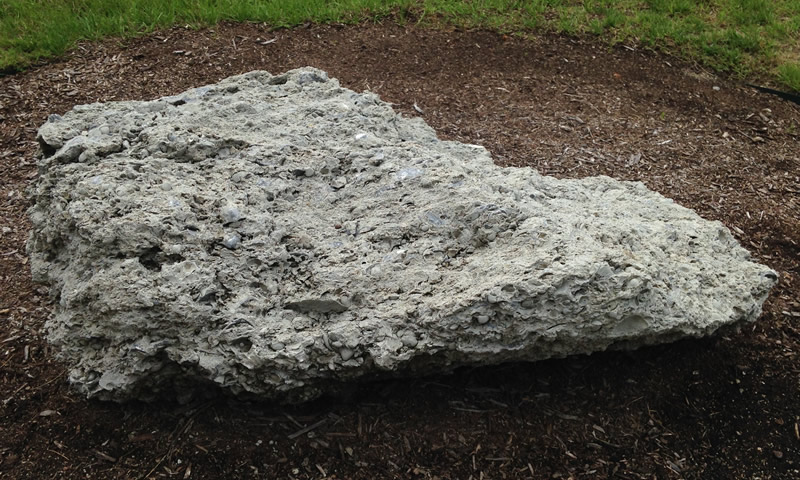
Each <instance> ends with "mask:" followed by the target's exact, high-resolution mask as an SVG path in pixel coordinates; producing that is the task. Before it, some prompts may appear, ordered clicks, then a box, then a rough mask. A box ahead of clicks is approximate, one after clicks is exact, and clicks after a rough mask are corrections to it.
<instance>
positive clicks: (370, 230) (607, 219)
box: [28, 68, 777, 402]
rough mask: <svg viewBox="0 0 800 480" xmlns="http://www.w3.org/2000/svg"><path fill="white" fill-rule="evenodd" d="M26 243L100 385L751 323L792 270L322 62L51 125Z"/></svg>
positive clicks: (88, 111) (304, 374)
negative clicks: (448, 125)
mask: <svg viewBox="0 0 800 480" xmlns="http://www.w3.org/2000/svg"><path fill="white" fill-rule="evenodd" d="M38 138H39V142H40V144H41V149H42V158H41V159H40V161H39V168H40V177H39V179H38V181H37V183H36V184H35V185H34V187H32V189H31V195H32V199H33V201H34V205H33V206H32V208H31V210H30V216H31V219H32V222H33V231H32V234H31V237H30V240H29V244H28V250H29V254H30V258H31V268H32V271H33V275H34V278H35V280H37V281H39V282H44V283H46V284H49V285H50V288H51V291H52V294H53V296H54V298H55V300H56V309H55V313H54V316H53V317H52V319H51V320H50V321H49V323H48V329H49V338H50V341H51V342H52V343H54V344H55V345H57V346H58V347H60V352H61V355H62V357H63V358H64V359H65V361H66V362H67V364H68V365H69V366H70V380H71V381H72V382H73V383H74V384H75V385H76V386H77V387H78V388H79V389H80V390H81V391H82V392H84V393H85V394H87V395H89V396H91V397H98V398H103V399H115V400H125V399H130V398H141V399H152V398H155V397H158V396H160V395H177V396H179V397H183V396H185V395H187V393H188V392H191V391H192V389H194V388H195V387H197V386H198V385H203V384H213V385H218V386H221V387H223V388H225V389H228V390H229V391H231V392H233V393H236V394H245V393H247V392H249V393H252V394H255V395H257V396H260V397H263V398H269V399H274V400H278V401H281V402H294V401H302V400H307V399H311V398H314V397H316V396H319V395H320V394H322V393H325V392H326V391H327V390H330V389H334V388H336V386H337V385H340V384H341V382H342V381H343V380H351V379H355V378H376V377H381V376H384V375H387V374H392V375H410V374H419V373H428V372H442V371H448V370H451V369H453V368H455V367H457V366H461V365H476V364H496V363H499V362H505V361H512V360H536V359H544V358H549V357H562V356H565V355H569V354H579V353H590V352H596V351H602V350H606V349H608V348H635V347H639V346H642V345H648V344H655V343H660V342H668V341H672V340H675V339H678V338H681V337H698V336H702V335H707V334H710V333H712V332H714V331H716V330H717V329H719V328H720V327H723V326H729V325H736V324H739V323H740V322H750V321H754V320H755V319H756V318H757V317H758V315H759V314H760V312H761V305H762V303H763V302H764V300H765V298H766V297H767V295H768V292H769V290H770V288H771V287H772V285H773V284H774V283H775V281H776V280H777V276H776V274H775V272H773V271H772V270H770V269H768V268H766V267H764V266H762V265H759V264H756V263H753V262H752V261H750V260H749V255H748V252H747V251H746V250H744V249H743V248H741V247H740V246H739V245H738V244H737V242H736V241H735V239H734V238H733V237H732V236H731V234H730V233H729V232H728V230H727V229H726V228H725V227H724V226H723V225H722V224H720V223H718V222H711V221H706V220H703V219H702V218H700V217H699V216H698V215H697V214H695V213H694V212H693V211H691V210H689V209H686V208H683V207H681V206H679V205H676V204H675V203H674V202H673V201H672V200H669V199H667V198H664V197H663V196H661V195H658V194H656V193H654V192H652V191H650V190H648V189H647V188H646V187H645V186H644V185H642V184H641V183H631V182H620V181H616V180H613V179H611V178H607V177H597V178H585V179H581V180H558V179H555V178H550V177H546V176H542V175H539V174H538V173H537V172H536V171H534V170H532V169H530V168H500V167H497V166H495V165H494V164H493V163H492V159H491V158H490V156H489V154H488V153H487V151H486V150H485V149H484V148H482V147H479V146H475V145H467V144H462V143H456V142H448V141H440V140H438V139H437V138H436V135H435V133H434V131H433V130H432V129H431V128H430V127H428V126H427V125H426V124H425V123H424V122H423V121H422V120H421V119H417V118H404V117H402V116H400V115H398V114H396V113H395V112H394V111H393V110H392V109H391V107H390V106H389V105H388V104H386V103H383V102H381V101H380V100H379V99H378V97H377V96H375V95H374V94H371V93H355V92H353V91H350V90H347V89H344V88H342V87H341V86H340V85H339V83H338V82H337V81H336V80H334V79H330V78H328V76H327V75H326V73H325V72H322V71H320V70H315V69H312V68H304V69H299V70H293V71H290V72H288V73H285V74H282V75H277V76H273V75H270V74H269V73H266V72H259V71H257V72H251V73H247V74H244V75H239V76H235V77H231V78H228V79H226V80H223V81H222V82H220V83H218V84H215V85H209V86H206V87H202V88H197V89H193V90H189V91H187V92H185V93H183V94H180V95H177V96H172V97H165V98H161V99H158V100H155V101H145V102H119V103H106V104H92V105H82V106H77V107H75V108H74V109H73V110H72V111H70V112H69V113H67V114H66V115H65V116H64V117H63V118H62V117H59V116H57V115H53V116H51V118H50V119H49V120H48V122H47V123H46V124H44V125H43V126H42V127H41V129H40V130H39V135H38Z"/></svg>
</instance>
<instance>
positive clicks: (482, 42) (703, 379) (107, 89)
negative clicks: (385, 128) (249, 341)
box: [0, 24, 800, 479]
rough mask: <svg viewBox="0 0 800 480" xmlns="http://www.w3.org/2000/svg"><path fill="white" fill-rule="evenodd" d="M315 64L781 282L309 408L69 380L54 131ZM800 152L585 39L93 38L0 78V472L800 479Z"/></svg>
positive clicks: (353, 33) (624, 52)
mask: <svg viewBox="0 0 800 480" xmlns="http://www.w3.org/2000/svg"><path fill="white" fill-rule="evenodd" d="M273 39H274V40H275V41H274V42H271V43H270V42H268V41H270V40H273ZM305 65H311V66H315V67H318V68H321V69H324V70H326V71H328V72H329V73H330V75H331V76H333V77H337V78H339V79H340V81H341V82H342V84H343V85H344V86H346V87H348V88H351V89H354V90H359V91H360V90H363V89H369V90H372V91H375V92H377V93H378V94H379V95H380V96H381V97H382V98H383V99H384V100H387V101H389V102H392V103H394V104H396V107H395V108H397V109H399V110H400V111H402V112H404V113H405V114H407V115H420V113H418V112H417V111H416V110H415V109H414V107H413V105H414V103H416V104H417V106H418V107H419V108H420V109H421V110H422V111H423V112H424V115H423V116H424V118H425V120H426V121H427V122H428V123H429V124H431V125H432V126H433V127H434V128H435V129H436V130H437V131H438V132H439V135H440V137H442V138H446V139H455V140H460V141H465V142H469V143H479V144H482V145H484V146H486V147H487V148H488V149H489V150H490V151H491V152H492V154H493V155H494V156H495V158H496V161H497V162H498V163H500V164H502V165H517V166H519V165H528V166H532V167H534V168H536V169H538V170H540V171H541V172H542V173H546V174H551V175H555V176H559V177H581V176H587V175H598V174H605V175H610V176H613V177H615V178H620V179H626V180H640V181H642V182H644V183H645V184H647V185H648V186H649V187H650V188H652V189H654V190H657V191H659V192H661V193H663V194H664V195H667V196H669V197H672V198H674V199H676V200H677V201H678V202H679V203H681V204H683V205H685V206H688V207H691V208H694V209H696V210H697V211H698V212H699V213H700V214H701V215H703V216H705V217H707V218H712V219H718V220H721V221H722V222H724V223H725V224H726V225H728V226H729V227H730V228H731V229H732V230H733V232H734V233H735V235H736V236H737V237H738V238H739V240H740V241H741V242H742V244H743V245H744V246H746V247H747V248H748V249H750V250H751V251H752V252H753V254H754V256H755V257H756V258H758V259H759V260H760V261H761V262H763V263H766V264H767V265H769V266H771V267H772V268H774V269H776V270H777V271H778V272H779V273H780V275H781V282H780V284H779V285H778V286H777V287H776V288H775V289H774V290H773V295H772V297H771V298H770V299H769V300H768V302H767V304H766V305H765V313H764V315H763V316H762V318H761V319H760V321H759V322H758V323H757V324H755V326H751V327H747V328H746V329H744V330H743V331H742V332H740V333H736V334H730V335H728V336H724V337H719V338H716V339H709V340H702V341H685V342H679V343H677V344H674V345H668V346H661V347H655V348H648V349H644V350H641V351H637V352H633V353H604V354H596V355H592V356H590V357H577V358H571V359H567V360H558V361H547V362H541V363H537V364H512V365H504V366H499V367H491V368H479V369H465V370H461V371H459V372H457V373H456V374H454V375H449V376H441V377H434V378H425V379H420V380H398V381H390V382H382V383H378V384H367V385H363V386H361V387H359V388H357V389H356V390H355V391H354V392H353V393H352V395H351V396H350V397H348V398H345V399H343V398H338V399H326V400H320V401H317V402H315V403H313V404H310V405H304V406H300V407H280V406H274V405H266V404H259V403H242V402H237V401H233V400H225V399H221V400H214V401H209V402H205V403H198V404H192V405H187V406H178V405H173V404H155V405H143V404H128V405H116V404H106V403H99V402H87V401H86V400H84V399H82V398H80V397H78V396H76V395H74V394H73V393H71V392H70V390H69V386H68V385H67V384H66V382H65V368H64V366H63V365H61V364H59V362H58V361H57V360H56V359H54V358H53V352H52V351H51V350H49V349H48V347H47V345H46V343H45V341H44V339H43V332H42V326H43V324H44V320H45V319H46V317H47V315H48V312H49V310H50V306H49V305H48V303H47V298H46V294H45V293H44V290H43V289H42V288H41V287H38V286H35V285H32V284H31V282H30V272H29V270H28V267H27V264H26V257H25V240H26V237H27V235H28V229H29V223H28V221H27V218H26V215H25V210H26V208H27V201H26V199H25V195H24V191H25V188H26V185H27V183H28V182H29V181H30V180H31V179H33V178H35V176H36V167H35V163H34V162H35V155H36V150H37V145H36V142H35V134H36V128H37V127H38V126H39V125H40V124H41V123H43V122H44V121H45V119H46V117H47V115H48V114H49V113H64V112H65V111H67V110H68V109H69V108H71V107H72V106H73V105H75V104H80V103H89V102H95V101H108V100H123V99H126V100H127V99H151V98H156V97H159V96H162V95H167V94H175V93H178V92H180V91H182V90H184V89H187V88H189V87H192V86H199V85H202V84H206V83H213V82H216V81H218V80H219V79H221V78H224V77H227V76H229V75H233V74H237V73H241V72H245V71H249V70H253V69H264V70H268V71H271V72H273V73H277V72H281V71H284V70H287V69H290V68H295V67H300V66H305ZM798 147H800V108H798V107H797V106H795V105H793V104H789V103H784V102H782V101H780V100H778V99H775V98H771V97H764V96H763V95H761V94H757V93H755V92H753V91H751V90H748V89H745V88H742V87H740V86H738V85H736V84H735V83H734V82H731V81H728V80H725V79H719V78H714V77H712V76H711V75H709V74H708V73H706V72H704V71H703V70H701V69H699V68H697V67H695V66H692V65H686V64H682V63H681V62H678V61H675V60H673V59H671V58H667V57H664V56H661V55H657V54H654V53H652V52H648V51H642V50H640V49H637V48H626V47H623V46H620V47H617V48H614V49H609V48H607V47H604V46H601V45H595V44H592V43H591V42H589V41H583V40H576V39H569V38H564V37H540V38H535V39H533V40H530V41H522V40H518V39H511V38H506V37H502V36H498V35H495V34H491V33H485V32H459V31H452V32H444V31H429V30H419V29H416V28H410V27H409V28H402V27H397V26H393V25H388V24H387V25H382V26H380V25H363V26H358V27H337V26H327V27H317V26H313V27H308V28H300V29H295V30H291V31H285V30H284V31H274V32H270V31H268V30H266V29H263V28H259V27H256V26H243V25H223V26H220V27H218V28H216V29H215V30H204V31H199V32H193V31H187V30H184V29H173V30H169V31H165V32H161V33H159V34H156V35H152V36H149V37H146V38H142V39H137V40H131V41H126V42H124V43H122V44H120V43H118V42H116V41H113V40H112V41H106V42H105V43H102V44H92V45H83V46H81V47H80V48H78V49H77V50H75V51H74V52H73V53H72V54H71V55H69V56H68V57H66V58H65V59H63V60H62V61H59V62H57V63H52V64H48V65H44V66H41V67H39V68H35V69H33V70H31V71H28V72H26V73H22V74H17V75H13V76H8V77H4V78H0V178H2V183H0V232H2V235H1V236H0V401H1V403H0V478H20V479H22V478H104V479H105V478H109V479H111V478H125V479H127V478H176V479H189V478H203V479H216V478H220V479H222V478H226V479H234V478H270V479H271V478H338V479H345V478H360V479H376V478H419V479H426V478H439V479H467V478H470V477H472V478H474V479H481V478H484V479H495V478H536V479H540V478H563V479H567V478H573V479H584V478H619V479H677V478H687V479H717V478H719V479H755V478H760V479H784V478H785V479H789V478H800V431H798V423H799V422H800V403H798V394H800V384H799V383H798V378H800V357H798V355H799V354H800V245H798V243H800V218H798V217H800V214H799V213H800V148H798ZM306 427H308V428H306ZM303 430H308V431H307V432H305V433H303Z"/></svg>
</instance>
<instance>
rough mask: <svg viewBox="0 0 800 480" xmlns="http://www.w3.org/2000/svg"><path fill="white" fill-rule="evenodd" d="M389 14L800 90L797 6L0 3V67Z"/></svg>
mask: <svg viewBox="0 0 800 480" xmlns="http://www.w3.org/2000/svg"><path fill="white" fill-rule="evenodd" d="M387 17H388V18H391V19H393V20H395V21H400V22H408V21H414V22H420V23H423V24H426V25H437V26H442V25H454V26H458V27H465V28H472V27H481V28H490V29H494V30H498V31H502V32H504V33H514V34H527V33H531V32H542V31H547V32H560V33H567V34H572V35H596V36H599V37H600V38H602V39H603V40H604V41H607V42H609V43H612V44H613V43H617V42H626V43H635V44H639V45H644V46H648V47H651V48H655V49H660V50H663V51H666V52H668V53H671V54H675V55H678V56H681V57H683V58H686V59H688V60H691V61H696V62H698V63H701V64H703V65H706V66H708V67H711V68H713V69H715V70H717V71H725V72H732V73H733V74H735V75H738V76H739V77H742V78H744V77H754V76H758V77H763V76H769V77H771V78H773V79H774V80H775V81H777V82H780V83H782V84H784V85H785V86H788V87H790V88H792V89H794V90H800V62H799V61H798V60H797V59H798V58H800V0H697V1H691V0H460V1H457V0H194V1H192V0H129V1H120V0H0V70H14V69H19V68H25V67H26V66H29V65H31V64H33V63H35V62H38V61H40V60H41V59H45V58H49V57H52V56H57V55H61V54H62V53H64V52H65V51H66V50H67V49H69V48H70V47H72V46H73V45H74V44H75V42H76V41H79V40H95V39H98V38H102V37H106V36H118V37H128V36H134V35H139V34H143V33H147V32H150V31H153V30H155V29H159V28H165V27H169V26H171V25H175V24H181V25H184V24H185V25H190V26H194V27H201V26H207V25H213V24H214V23H216V22H219V21H222V20H232V21H253V22H264V23H267V24H269V25H272V26H275V27H291V26H294V25H298V24H301V23H304V22H307V21H313V22H343V23H354V22H359V21H370V20H378V19H383V18H387Z"/></svg>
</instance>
